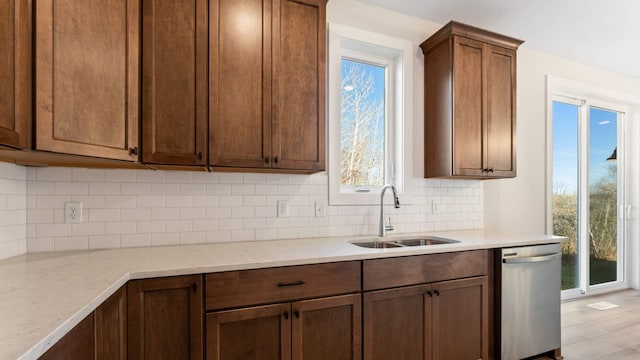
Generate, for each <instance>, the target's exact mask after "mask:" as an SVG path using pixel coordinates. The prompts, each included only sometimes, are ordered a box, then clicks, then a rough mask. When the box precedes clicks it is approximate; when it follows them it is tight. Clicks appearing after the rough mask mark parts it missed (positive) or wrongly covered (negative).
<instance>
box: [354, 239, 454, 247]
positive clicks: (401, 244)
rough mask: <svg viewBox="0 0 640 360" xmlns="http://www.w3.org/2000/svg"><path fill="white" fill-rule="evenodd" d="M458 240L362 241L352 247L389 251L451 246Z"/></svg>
mask: <svg viewBox="0 0 640 360" xmlns="http://www.w3.org/2000/svg"><path fill="white" fill-rule="evenodd" d="M458 242H459V241H458V240H450V239H443V238H437V237H420V238H410V239H398V240H392V241H363V242H357V243H353V245H356V246H360V247H363V248H369V249H390V248H397V247H411V246H427V245H440V244H453V243H458Z"/></svg>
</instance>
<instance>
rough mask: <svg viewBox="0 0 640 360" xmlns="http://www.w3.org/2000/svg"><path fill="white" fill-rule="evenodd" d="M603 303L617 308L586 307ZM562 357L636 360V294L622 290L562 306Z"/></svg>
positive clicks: (639, 335) (639, 308) (639, 349)
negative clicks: (611, 304)
mask: <svg viewBox="0 0 640 360" xmlns="http://www.w3.org/2000/svg"><path fill="white" fill-rule="evenodd" d="M600 301H607V302H610V303H613V304H616V305H619V307H617V308H615V309H611V310H605V311H600V310H595V309H592V308H589V307H587V305H588V304H593V303H596V302H600ZM562 355H563V356H564V358H565V360H590V359H606V360H621V359H625V360H627V359H638V360H640V291H638V290H625V291H621V292H616V293H612V294H608V295H601V296H595V297H589V298H586V299H580V300H576V301H569V302H565V303H563V304H562Z"/></svg>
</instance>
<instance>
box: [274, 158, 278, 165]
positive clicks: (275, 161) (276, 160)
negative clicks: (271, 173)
mask: <svg viewBox="0 0 640 360" xmlns="http://www.w3.org/2000/svg"><path fill="white" fill-rule="evenodd" d="M273 162H274V163H276V164H277V163H278V157H277V156H276V157H274V158H273Z"/></svg>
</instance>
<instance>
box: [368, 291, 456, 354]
mask: <svg viewBox="0 0 640 360" xmlns="http://www.w3.org/2000/svg"><path fill="white" fill-rule="evenodd" d="M427 290H428V286H424V285H420V286H410V287H403V288H398V289H393V290H382V291H374V292H369V293H365V294H364V297H363V299H364V300H363V316H364V359H365V360H378V359H379V360H387V359H404V360H413V359H416V360H418V359H420V360H422V359H430V355H431V349H430V343H431V333H430V331H431V328H430V327H429V326H427V324H428V323H429V322H430V321H431V319H430V314H431V301H432V300H431V298H430V297H428V296H427V295H426V292H427ZM451 359H454V358H451Z"/></svg>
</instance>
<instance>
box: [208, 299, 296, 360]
mask: <svg viewBox="0 0 640 360" xmlns="http://www.w3.org/2000/svg"><path fill="white" fill-rule="evenodd" d="M290 318H291V304H289V303H286V304H276V305H267V306H258V307H251V308H244V309H238V310H229V311H218V312H213V313H209V314H207V359H208V360H235V359H242V360H288V359H291V319H290Z"/></svg>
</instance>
